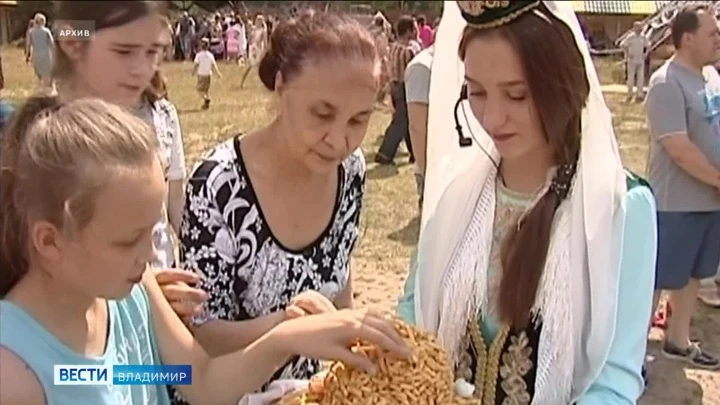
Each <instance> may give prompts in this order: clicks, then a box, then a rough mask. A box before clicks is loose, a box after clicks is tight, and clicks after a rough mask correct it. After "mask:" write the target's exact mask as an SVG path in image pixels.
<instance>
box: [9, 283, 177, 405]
mask: <svg viewBox="0 0 720 405" xmlns="http://www.w3.org/2000/svg"><path fill="white" fill-rule="evenodd" d="M108 319H109V322H110V325H109V328H108V330H109V334H108V338H107V348H106V351H105V354H104V355H103V356H100V357H93V358H89V357H85V356H83V355H81V354H78V353H76V352H75V351H73V350H72V349H70V348H69V347H67V346H66V345H65V344H63V343H62V342H60V341H59V340H58V339H57V338H56V337H55V336H54V335H52V334H51V333H50V332H48V330H47V329H45V328H44V327H43V326H42V325H40V324H39V323H38V322H37V321H36V320H35V319H33V318H32V317H31V316H30V314H28V313H27V312H25V310H23V309H22V308H20V307H18V306H17V305H15V304H13V303H12V302H10V301H6V300H2V301H0V346H2V347H4V348H6V349H8V350H10V351H11V352H13V353H15V354H16V355H17V356H18V357H20V359H22V360H23V361H24V362H25V363H26V364H27V365H28V366H29V367H30V369H32V371H33V372H34V373H35V375H36V376H37V378H38V380H39V382H40V385H41V386H42V388H43V390H44V391H45V398H46V403H47V405H68V404H72V405H170V399H169V397H168V393H167V389H166V387H165V386H164V385H161V386H155V385H132V386H131V385H121V386H99V385H92V386H88V385H85V386H81V385H54V384H53V382H54V379H53V371H54V370H53V369H54V367H53V366H54V365H56V364H68V365H70V364H88V365H94V366H112V365H115V364H131V365H153V364H156V365H159V364H161V362H160V355H159V354H158V349H157V342H156V341H155V336H154V332H153V328H152V323H151V319H150V303H149V299H148V296H147V293H146V291H145V289H144V288H143V287H142V286H139V285H137V286H135V287H134V288H133V289H132V291H131V293H130V295H129V296H128V297H127V298H124V299H122V300H117V301H108Z"/></svg>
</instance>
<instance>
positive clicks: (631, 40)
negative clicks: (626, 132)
mask: <svg viewBox="0 0 720 405" xmlns="http://www.w3.org/2000/svg"><path fill="white" fill-rule="evenodd" d="M642 29H643V25H642V23H641V22H640V21H636V22H635V24H634V25H633V32H631V33H630V35H628V36H627V38H625V39H624V40H623V41H622V42H621V43H620V47H621V48H623V49H624V50H625V63H626V65H627V87H628V100H630V99H632V98H635V99H636V100H640V99H642V98H643V93H644V88H645V57H646V52H647V51H648V50H649V49H650V40H648V39H647V37H646V36H644V35H643V34H642Z"/></svg>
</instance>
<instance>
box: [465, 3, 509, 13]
mask: <svg viewBox="0 0 720 405" xmlns="http://www.w3.org/2000/svg"><path fill="white" fill-rule="evenodd" d="M457 3H458V7H460V9H461V10H462V11H464V12H466V13H468V14H470V15H473V16H479V15H482V13H484V12H485V10H491V9H495V8H507V7H510V1H509V0H487V1H458V2H457Z"/></svg>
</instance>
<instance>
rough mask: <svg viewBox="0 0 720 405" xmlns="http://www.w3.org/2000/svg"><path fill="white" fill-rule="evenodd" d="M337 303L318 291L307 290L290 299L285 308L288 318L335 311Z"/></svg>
mask: <svg viewBox="0 0 720 405" xmlns="http://www.w3.org/2000/svg"><path fill="white" fill-rule="evenodd" d="M335 311H337V309H336V308H335V305H334V304H333V303H332V301H330V300H329V299H327V298H326V297H325V296H324V295H322V294H320V293H319V292H317V291H312V290H309V291H305V292H303V293H301V294H299V295H298V296H296V297H295V298H293V299H292V300H291V301H290V305H288V307H287V308H285V316H286V317H287V319H295V318H299V317H301V316H305V315H318V314H324V313H326V312H335Z"/></svg>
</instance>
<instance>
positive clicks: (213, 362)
mask: <svg viewBox="0 0 720 405" xmlns="http://www.w3.org/2000/svg"><path fill="white" fill-rule="evenodd" d="M143 285H144V287H145V288H146V290H147V292H148V297H149V301H150V308H151V314H152V316H151V318H152V322H153V332H154V333H155V336H156V337H157V341H158V346H159V351H160V357H161V359H162V362H163V363H164V364H189V365H190V366H191V367H192V381H193V383H192V385H184V386H178V389H179V390H180V393H181V394H182V395H183V396H184V397H185V398H187V399H188V401H189V402H190V403H196V404H199V403H202V404H206V405H208V404H209V405H215V404H218V405H225V404H237V402H238V401H239V400H240V398H241V397H242V396H243V395H245V394H247V393H249V392H252V391H255V390H256V389H258V388H259V387H260V386H261V385H262V384H263V383H264V382H265V381H267V380H268V379H269V378H270V377H271V376H272V374H273V373H274V372H276V371H277V370H278V369H279V368H280V367H281V366H282V365H283V364H285V363H286V362H287V361H288V360H289V359H290V357H291V355H299V356H303V357H311V358H318V359H321V360H340V361H343V362H346V363H347V364H350V365H352V366H353V367H358V368H361V369H363V370H366V371H370V372H372V371H374V370H375V366H374V365H373V364H372V362H371V361H370V360H369V359H368V358H367V357H366V356H364V355H362V354H358V353H354V352H352V351H351V349H350V346H351V345H352V344H353V343H354V342H356V341H357V340H358V339H360V340H363V341H368V342H370V343H373V344H377V345H380V346H381V347H382V348H384V349H385V350H388V351H390V352H392V353H395V354H397V355H399V356H403V357H407V356H409V355H410V354H411V352H410V350H409V349H408V348H407V347H406V345H405V343H404V342H403V340H402V338H401V337H400V336H399V335H398V334H397V331H395V329H394V326H393V325H392V323H391V322H390V321H389V320H388V319H386V318H384V317H383V315H382V314H379V313H373V312H368V311H342V312H331V313H327V314H323V315H310V316H305V317H301V318H298V319H295V320H291V321H287V322H284V323H283V324H282V325H280V326H278V327H276V328H273V330H272V331H270V332H269V333H267V334H265V335H263V336H262V337H261V338H259V339H257V340H256V341H255V342H253V343H252V344H251V345H250V346H248V347H247V348H245V349H244V350H241V351H237V352H234V353H231V354H227V355H224V356H221V357H216V358H213V359H211V358H210V356H208V354H207V353H206V352H205V350H204V349H203V348H202V347H201V346H200V345H199V344H198V343H197V342H196V341H195V340H194V339H193V336H192V335H191V334H190V331H188V330H187V328H185V326H184V325H183V324H182V321H181V320H180V318H178V316H177V315H176V314H175V312H173V310H172V308H171V307H170V305H169V304H168V302H167V300H166V299H165V297H164V296H163V294H162V291H161V290H160V286H159V285H158V284H157V282H156V281H155V279H154V276H153V272H151V271H146V272H145V274H144V275H143Z"/></svg>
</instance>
